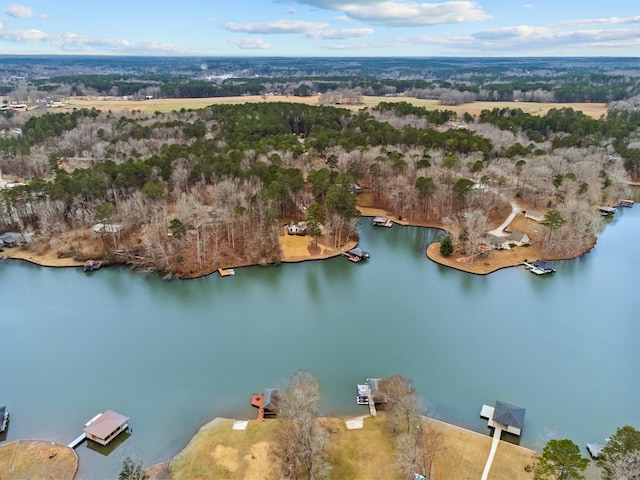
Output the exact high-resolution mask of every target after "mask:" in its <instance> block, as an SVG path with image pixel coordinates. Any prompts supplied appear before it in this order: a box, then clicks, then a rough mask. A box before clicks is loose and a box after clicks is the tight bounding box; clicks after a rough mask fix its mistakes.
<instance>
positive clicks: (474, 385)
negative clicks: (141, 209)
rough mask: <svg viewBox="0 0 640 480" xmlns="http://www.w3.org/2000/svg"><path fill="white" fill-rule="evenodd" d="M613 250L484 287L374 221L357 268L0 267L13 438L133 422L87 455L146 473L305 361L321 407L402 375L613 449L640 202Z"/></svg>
mask: <svg viewBox="0 0 640 480" xmlns="http://www.w3.org/2000/svg"><path fill="white" fill-rule="evenodd" d="M618 210H619V212H618V214H616V215H615V217H614V218H613V219H612V220H611V223H610V224H609V225H608V226H607V228H606V230H605V231H604V232H603V233H602V234H601V236H600V238H599V240H598V243H597V245H596V247H595V248H594V249H593V250H592V251H591V252H589V253H588V254H586V255H584V256H583V257H581V258H579V259H576V260H571V261H562V262H554V263H556V267H557V270H558V271H557V273H556V274H555V275H553V276H546V277H538V276H536V275H532V274H531V273H529V272H527V271H526V270H525V269H524V268H522V267H516V268H509V269H504V270H501V271H498V272H495V273H493V274H491V275H488V276H476V275H470V274H466V273H463V272H459V271H455V270H451V269H448V268H446V267H442V266H440V265H437V264H435V263H433V262H431V261H430V260H429V259H427V258H426V256H425V249H426V247H427V245H429V244H430V243H431V242H433V241H436V240H438V239H439V232H438V231H437V230H433V229H427V228H418V227H399V226H394V227H393V228H390V229H386V228H383V229H374V228H373V227H372V226H371V225H370V219H367V218H363V219H362V221H361V226H360V228H359V233H360V246H361V248H363V249H365V250H368V251H370V252H371V259H370V260H369V261H366V262H361V263H359V264H352V263H351V262H349V261H347V260H346V259H345V258H341V257H338V258H334V259H330V260H324V261H316V262H305V263H299V264H283V265H280V266H278V267H246V268H238V269H236V276H235V277H230V278H220V277H218V276H217V275H211V276H209V277H204V278H201V279H197V280H188V281H186V280H185V281H174V282H165V281H162V280H161V279H160V278H157V277H155V276H145V275H141V274H139V273H136V272H131V271H128V270H125V269H119V268H104V269H102V270H100V271H98V272H94V273H92V274H85V273H83V272H82V269H54V268H42V267H37V266H33V265H29V264H26V263H22V262H17V261H5V262H2V263H0V328H1V331H2V337H1V338H2V340H3V341H2V346H3V348H2V363H1V367H0V372H1V377H0V378H1V379H2V386H1V388H0V404H2V405H7V406H8V407H9V409H10V411H11V415H12V420H11V424H10V427H9V433H8V436H7V441H10V440H13V439H17V438H41V439H46V440H52V441H59V442H62V443H65V444H67V443H69V442H70V441H71V440H73V439H74V438H75V437H77V436H78V435H79V434H80V433H81V431H82V427H83V425H84V423H85V422H86V421H88V420H89V419H90V418H92V417H93V416H94V415H95V414H96V413H98V412H101V411H104V410H107V409H113V410H115V411H117V412H120V413H123V414H126V415H127V416H130V417H131V425H132V428H133V433H132V435H131V436H130V437H128V438H126V439H125V440H124V442H122V443H121V444H120V445H118V446H117V448H115V450H114V451H113V452H111V453H110V454H108V455H106V454H105V453H107V452H105V451H99V450H95V449H91V448H89V447H88V446H87V444H86V443H85V444H83V445H82V446H81V447H79V449H78V454H79V456H80V470H79V473H78V477H77V478H104V477H110V478H114V477H115V476H116V475H117V472H118V470H119V466H120V464H121V461H122V456H123V453H124V452H127V451H137V452H139V453H140V455H141V457H142V458H143V459H144V463H145V465H151V464H154V463H157V462H160V461H165V460H167V459H168V458H170V457H171V456H173V455H174V454H176V453H177V452H178V451H179V450H180V449H181V448H182V447H183V446H184V445H185V444H186V443H187V442H188V441H189V439H190V438H191V437H192V435H193V434H194V433H195V432H196V431H197V429H198V428H199V427H200V426H202V425H203V424H205V423H206V422H207V421H209V420H211V419H212V418H214V417H231V418H255V415H256V412H255V410H254V409H252V408H251V407H250V397H251V393H252V392H253V391H260V390H262V389H263V388H264V387H270V386H276V385H277V384H278V383H280V382H282V381H283V380H284V379H286V378H287V377H289V376H290V375H291V374H292V373H293V372H294V371H295V370H297V369H299V368H304V369H308V370H310V371H312V372H313V373H314V375H315V376H316V377H317V378H318V381H319V383H320V386H321V388H322V393H323V403H322V406H321V407H322V413H323V414H327V415H332V414H333V415H341V416H342V415H350V414H359V413H362V414H363V413H364V412H365V410H363V408H364V407H358V406H357V405H356V404H355V384H356V383H357V382H360V381H362V380H363V379H365V378H367V377H370V376H379V377H384V376H388V375H392V374H395V373H399V374H402V375H404V376H406V377H408V378H411V379H412V380H413V381H414V384H415V386H416V389H417V390H418V392H419V394H420V395H421V396H422V397H423V398H424V399H425V402H426V403H427V402H428V404H429V408H430V414H431V415H433V416H435V417H436V418H438V419H441V420H444V421H447V422H451V423H454V424H457V425H460V426H463V427H466V428H470V429H472V430H476V431H479V432H483V433H484V432H487V429H486V421H484V420H482V419H481V418H480V417H479V411H480V407H481V406H482V404H483V403H487V404H493V402H494V401H495V400H497V399H498V400H503V401H506V402H508V403H513V404H516V405H519V406H522V407H524V408H526V410H527V413H526V417H525V427H524V430H523V436H522V439H521V444H522V445H523V446H527V447H531V448H536V449H540V448H541V447H542V446H543V445H544V443H545V442H546V440H547V439H548V437H549V435H551V434H553V435H554V436H555V438H571V439H572V440H573V441H574V442H576V443H577V444H579V445H580V446H581V447H584V445H585V443H586V442H593V441H598V442H602V441H604V438H605V437H608V436H609V435H611V434H612V433H614V432H615V429H616V428H617V427H619V426H623V425H626V424H631V425H634V426H636V428H637V427H638V426H639V425H640V412H639V411H638V407H637V405H638V399H639V398H640V381H639V380H640V378H639V377H640V374H639V373H638V371H637V368H636V366H637V364H638V360H639V357H640V353H638V352H639V351H638V348H637V341H638V339H639V338H640V325H639V322H638V314H637V297H636V295H637V294H638V284H637V278H638V271H639V270H640V242H638V241H637V239H638V238H640V206H637V205H636V206H635V207H634V208H632V209H618Z"/></svg>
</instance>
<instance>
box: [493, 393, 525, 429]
mask: <svg viewBox="0 0 640 480" xmlns="http://www.w3.org/2000/svg"><path fill="white" fill-rule="evenodd" d="M524 412H525V410H524V408H522V407H516V406H515V405H510V404H508V403H505V402H501V401H500V400H496V406H495V410H494V412H493V419H494V420H495V421H496V422H500V423H502V424H504V425H510V426H512V427H517V428H519V429H522V427H524Z"/></svg>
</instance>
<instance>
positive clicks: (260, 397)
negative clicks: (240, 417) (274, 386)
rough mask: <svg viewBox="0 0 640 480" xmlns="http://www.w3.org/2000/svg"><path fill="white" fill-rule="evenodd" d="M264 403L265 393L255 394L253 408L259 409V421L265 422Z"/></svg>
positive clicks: (252, 402)
mask: <svg viewBox="0 0 640 480" xmlns="http://www.w3.org/2000/svg"><path fill="white" fill-rule="evenodd" d="M263 402H264V394H263V393H254V394H253V395H251V406H252V407H256V408H257V409H258V420H264V408H263V406H262V404H263Z"/></svg>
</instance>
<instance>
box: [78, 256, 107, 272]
mask: <svg viewBox="0 0 640 480" xmlns="http://www.w3.org/2000/svg"><path fill="white" fill-rule="evenodd" d="M100 267H102V263H100V262H96V261H95V260H94V259H89V260H87V261H86V262H85V264H84V267H83V268H84V271H85V272H93V271H95V270H99V269H100Z"/></svg>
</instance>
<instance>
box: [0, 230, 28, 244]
mask: <svg viewBox="0 0 640 480" xmlns="http://www.w3.org/2000/svg"><path fill="white" fill-rule="evenodd" d="M25 243H27V239H26V238H25V236H24V235H23V234H21V233H17V232H7V233H3V234H2V235H0V246H4V247H16V246H18V245H24V244H25Z"/></svg>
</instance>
